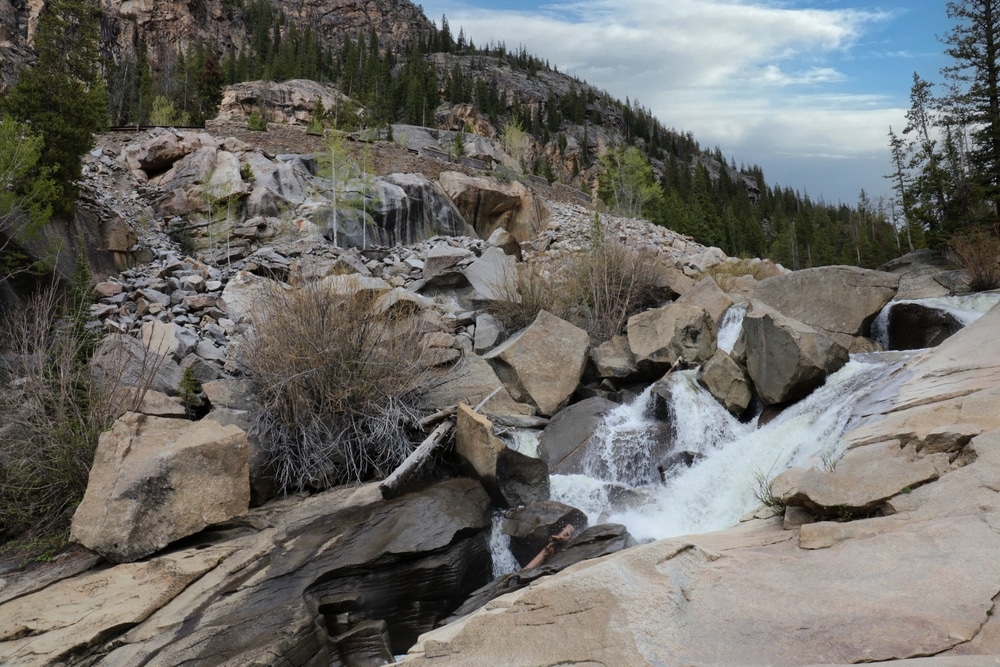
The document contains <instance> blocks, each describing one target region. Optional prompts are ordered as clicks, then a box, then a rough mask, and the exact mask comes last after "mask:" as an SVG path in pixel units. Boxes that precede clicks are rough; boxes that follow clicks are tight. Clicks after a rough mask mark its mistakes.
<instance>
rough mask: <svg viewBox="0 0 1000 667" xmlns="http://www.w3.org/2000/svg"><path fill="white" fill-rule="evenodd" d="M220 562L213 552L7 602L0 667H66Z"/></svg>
mask: <svg viewBox="0 0 1000 667" xmlns="http://www.w3.org/2000/svg"><path fill="white" fill-rule="evenodd" d="M225 556H226V552H225V551H224V550H220V549H212V550H208V551H202V552H195V553H186V554H175V555H170V556H165V557H162V558H156V559H153V560H151V561H147V562H144V563H127V564H123V565H117V566H115V567H112V568H107V569H103V570H97V571H94V572H88V573H85V574H83V575H80V576H78V577H75V578H72V579H67V580H64V581H60V582H57V583H54V584H52V585H51V586H49V587H47V588H45V589H43V590H41V591H39V592H36V593H32V594H31V595H28V596H25V597H22V598H18V599H16V600H13V601H11V602H7V603H5V604H4V605H3V608H2V617H3V619H4V622H3V623H2V624H0V663H2V664H4V665H6V666H7V667H15V666H20V665H24V666H28V665H55V664H69V662H71V661H72V659H73V658H72V656H74V655H76V654H77V652H79V651H82V650H86V649H87V648H89V647H91V646H92V645H94V644H95V643H98V642H100V641H103V639H104V638H105V637H106V636H107V633H108V631H109V629H112V628H122V627H128V626H132V625H136V624H138V623H141V622H142V621H144V620H146V619H147V618H148V617H149V616H150V615H151V614H152V613H153V612H155V611H156V610H157V609H160V608H162V607H163V606H164V605H166V604H167V603H169V602H170V601H171V600H172V599H174V598H175V597H176V596H177V595H178V594H180V593H181V592H182V591H183V590H184V589H185V588H186V587H187V586H188V585H189V584H190V583H191V582H193V581H195V580H197V579H198V578H199V577H200V576H202V575H203V574H204V573H205V572H207V571H209V570H211V569H212V568H213V567H215V566H216V565H217V564H218V563H219V561H221V560H222V559H223V558H224V557H225ZM63 661H69V662H63Z"/></svg>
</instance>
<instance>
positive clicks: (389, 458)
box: [241, 281, 431, 491]
mask: <svg viewBox="0 0 1000 667" xmlns="http://www.w3.org/2000/svg"><path fill="white" fill-rule="evenodd" d="M375 301H376V299H375V297H374V296H372V295H371V294H370V293H368V292H359V293H358V294H357V295H353V296H347V295H343V294H335V293H332V292H331V291H330V290H329V289H328V288H327V287H325V286H324V282H323V281H316V282H308V283H305V284H303V285H301V286H298V287H295V288H292V289H284V288H283V287H282V286H275V287H273V288H272V289H270V290H268V291H267V292H265V294H264V296H263V297H262V298H261V299H260V300H259V301H258V304H257V307H256V309H255V311H254V312H253V313H252V315H251V318H250V319H251V327H250V329H249V330H248V332H247V334H246V337H245V341H244V342H243V344H242V346H241V357H242V362H243V364H244V366H245V368H246V371H247V374H248V376H249V378H250V380H251V381H252V383H253V384H254V387H255V389H256V391H257V397H258V400H259V403H260V406H261V407H260V408H259V409H258V410H257V411H256V413H255V415H254V428H255V429H256V431H257V433H258V434H259V436H260V440H261V442H262V443H264V446H265V448H266V449H267V453H268V458H269V461H270V463H271V464H272V465H273V466H274V469H275V471H276V480H277V482H278V483H279V484H280V485H281V486H282V487H283V488H284V489H285V490H286V491H289V490H296V489H305V488H326V487H329V486H332V485H334V484H337V483H349V482H360V481H363V480H367V479H372V478H375V477H384V476H385V475H387V474H388V473H390V472H391V471H392V470H393V469H394V468H395V467H396V466H398V465H399V464H400V463H401V462H402V461H403V459H405V458H406V456H407V455H408V454H409V453H410V451H411V449H412V447H411V442H410V437H409V433H408V426H409V425H410V424H411V423H413V422H414V421H415V420H416V419H417V418H418V417H419V414H418V410H417V408H416V405H417V403H418V399H419V396H420V394H421V392H422V391H423V390H425V389H426V388H427V386H428V381H429V380H430V378H431V371H429V370H427V369H426V368H424V367H422V366H420V364H419V363H418V360H419V358H420V353H421V351H422V348H423V345H422V332H421V331H420V330H419V328H418V327H414V326H413V321H411V320H409V319H407V318H406V316H405V315H404V314H401V313H400V312H399V311H397V310H389V311H388V312H380V311H379V309H378V308H376V307H375V305H376V304H375Z"/></svg>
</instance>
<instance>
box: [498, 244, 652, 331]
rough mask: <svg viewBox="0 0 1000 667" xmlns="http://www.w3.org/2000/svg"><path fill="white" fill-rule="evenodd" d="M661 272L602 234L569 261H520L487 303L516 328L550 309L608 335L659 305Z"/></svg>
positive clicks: (644, 258)
mask: <svg viewBox="0 0 1000 667" xmlns="http://www.w3.org/2000/svg"><path fill="white" fill-rule="evenodd" d="M658 278H659V274H658V269H657V265H656V264H655V262H651V261H649V258H646V257H643V256H642V255H641V253H639V252H637V251H636V250H634V249H632V248H629V247H628V246H626V245H624V244H622V243H619V242H618V241H614V240H609V239H607V238H605V237H604V236H603V235H600V236H597V237H596V238H595V240H594V242H593V244H592V246H591V247H590V248H589V249H588V250H587V251H585V252H582V253H580V254H579V255H577V256H576V257H574V258H573V260H572V261H571V262H569V263H568V264H567V266H565V267H561V268H553V269H552V270H547V269H546V268H542V266H541V265H538V264H533V265H519V266H518V271H517V274H516V276H515V277H514V279H513V280H507V281H505V283H504V284H503V285H500V286H497V289H496V290H495V292H496V293H497V294H498V295H499V297H500V298H499V299H498V300H496V301H493V302H490V303H489V304H488V305H487V307H486V309H487V311H489V313H490V314H491V315H493V316H494V317H496V318H497V319H498V320H499V321H500V322H502V323H503V324H504V326H505V327H507V329H508V330H511V331H513V330H517V329H520V328H522V327H525V326H527V325H528V324H530V323H531V322H532V321H533V320H534V319H535V316H536V315H538V313H539V311H541V310H546V311H548V312H550V313H552V314H553V315H556V316H558V317H562V318H563V319H567V320H570V321H573V322H575V323H577V324H579V325H580V326H582V327H583V328H585V329H587V330H588V331H589V332H590V334H591V336H592V337H593V338H594V339H595V340H597V341H605V340H608V339H610V338H612V337H613V336H616V335H618V334H620V333H622V332H623V330H624V329H625V324H626V322H627V321H628V318H629V317H631V316H632V315H635V314H636V313H638V312H641V311H642V310H644V309H646V308H648V307H650V306H653V305H656V303H657V302H658V300H659V299H660V297H661V296H662V294H661V291H660V290H659V288H658V287H657V284H658V283H659V279H658Z"/></svg>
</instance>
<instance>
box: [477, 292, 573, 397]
mask: <svg viewBox="0 0 1000 667" xmlns="http://www.w3.org/2000/svg"><path fill="white" fill-rule="evenodd" d="M589 348H590V337H589V336H588V335H587V332H586V331H584V330H583V329H580V328H579V327H576V326H573V325H572V324H570V323H569V322H567V321H565V320H563V319H560V318H558V317H556V316H555V315H553V314H551V313H549V312H547V311H544V310H543V311H541V312H540V313H538V316H537V317H536V318H535V321H534V322H533V323H532V324H531V325H530V326H529V327H527V328H526V329H522V330H521V331H519V332H518V333H516V334H514V335H513V336H511V337H510V338H509V339H507V340H506V341H504V342H503V343H502V344H501V345H500V346H499V347H497V348H496V349H494V350H492V351H491V352H489V353H488V354H486V355H485V357H484V358H485V359H487V360H489V361H492V362H493V363H494V364H497V366H498V369H499V370H498V375H500V376H501V377H504V379H505V380H507V381H506V382H505V384H507V386H508V387H509V388H510V387H511V385H512V384H513V385H514V386H515V388H514V391H516V392H517V393H518V394H520V393H523V394H524V395H525V397H526V398H527V399H529V400H530V401H531V402H532V403H534V404H535V405H537V406H538V410H539V412H540V413H541V414H543V415H546V416H550V415H553V414H555V413H556V412H557V411H558V410H559V409H560V408H561V407H563V406H564V405H565V404H566V402H567V401H568V400H569V398H570V396H572V395H573V392H574V391H576V388H577V385H579V383H580V378H582V377H583V370H584V367H585V365H586V363H587V353H588V350H589Z"/></svg>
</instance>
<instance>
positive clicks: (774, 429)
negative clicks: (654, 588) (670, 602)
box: [552, 353, 911, 540]
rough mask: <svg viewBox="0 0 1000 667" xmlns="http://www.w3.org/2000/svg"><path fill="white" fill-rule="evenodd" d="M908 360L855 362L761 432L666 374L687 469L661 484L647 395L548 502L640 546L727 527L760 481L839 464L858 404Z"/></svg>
mask: <svg viewBox="0 0 1000 667" xmlns="http://www.w3.org/2000/svg"><path fill="white" fill-rule="evenodd" d="M909 356H911V355H909V354H900V353H887V354H868V355H856V356H855V357H853V358H852V360H851V361H850V362H849V363H848V364H847V365H846V366H845V367H844V368H843V369H841V370H840V371H838V372H837V373H834V374H832V375H831V376H830V377H829V378H827V381H826V384H824V385H823V386H822V387H820V388H819V389H817V390H816V391H814V392H813V393H812V394H811V395H810V396H808V397H807V398H805V399H803V400H802V401H800V402H798V403H796V404H795V405H792V406H790V407H789V408H787V409H786V410H785V411H784V412H782V413H781V414H780V415H779V416H778V417H777V418H775V419H774V420H773V421H771V422H769V423H768V424H766V425H765V426H763V427H761V428H756V425H755V424H754V423H750V424H742V423H740V422H739V421H738V420H736V419H735V418H733V417H732V415H730V414H729V413H728V412H727V411H726V410H725V408H723V407H722V406H721V405H719V403H718V402H717V401H716V400H715V399H714V398H713V397H712V396H711V395H710V394H709V393H708V392H707V391H706V390H705V389H703V388H702V387H701V386H700V385H698V383H697V382H696V381H695V379H694V378H695V372H694V371H685V372H677V373H673V374H672V375H671V376H670V377H669V378H668V379H667V382H668V385H669V388H670V391H669V396H670V401H669V406H668V407H669V414H670V429H669V430H670V433H669V435H668V436H667V437H669V439H670V440H669V443H668V449H667V453H676V452H691V453H693V456H692V458H691V465H690V467H688V466H684V465H680V466H674V467H671V468H670V469H668V470H666V471H665V479H664V480H663V481H661V480H660V479H659V475H658V474H657V472H656V465H657V461H656V460H655V458H656V456H654V454H653V452H655V451H656V449H657V447H659V448H660V449H661V450H662V449H663V446H664V442H663V438H664V437H665V436H664V433H663V429H662V425H660V426H661V428H659V429H657V428H650V427H651V426H653V425H654V424H653V422H654V421H655V420H653V419H652V418H651V417H650V416H649V412H650V403H651V400H652V398H651V394H650V392H649V391H648V390H647V391H646V392H644V393H643V394H642V395H641V396H639V397H638V398H637V399H636V401H635V402H633V403H632V404H630V405H622V406H619V407H618V408H616V409H614V410H612V411H611V412H610V413H609V414H608V415H607V416H606V417H605V420H604V424H603V425H602V426H601V427H600V429H599V430H598V433H597V436H596V438H595V442H596V443H597V444H596V447H595V448H594V450H593V452H594V453H593V455H592V459H593V464H592V465H589V466H588V467H587V468H586V470H587V473H588V474H586V475H554V476H553V477H552V495H553V499H554V500H559V501H561V502H565V503H567V504H570V505H573V506H575V507H578V508H579V509H581V510H582V511H584V512H585V513H586V514H587V515H588V518H589V520H590V521H591V523H601V522H613V523H622V524H624V525H626V526H627V527H628V529H629V532H631V533H632V535H633V536H634V537H635V538H636V539H639V540H643V539H661V538H664V537H671V536H676V535H683V534H688V533H703V532H708V531H713V530H721V529H723V528H727V527H729V526H732V525H734V524H736V523H737V522H738V521H739V520H740V517H742V516H743V515H745V514H746V513H748V512H750V511H752V510H753V509H754V508H756V507H757V506H758V505H759V504H760V503H759V501H758V500H757V498H756V497H755V491H757V490H758V488H757V482H756V478H757V477H759V476H763V477H764V478H766V479H768V480H770V479H772V478H773V477H774V476H775V475H777V474H778V473H779V472H781V471H783V470H785V469H787V468H789V467H792V466H801V467H809V466H817V467H819V466H822V465H824V462H827V461H835V460H837V459H838V458H839V457H840V456H841V455H842V454H843V451H842V447H843V444H842V443H841V441H840V436H841V435H842V434H843V433H844V431H845V430H846V429H847V428H848V427H849V425H850V424H849V421H850V419H851V415H852V412H853V408H854V406H855V404H856V403H857V402H858V401H859V400H860V399H861V398H862V397H863V396H865V395H866V394H867V393H868V390H872V389H875V388H877V387H878V386H880V384H882V383H884V382H885V381H887V380H885V379H886V378H887V377H888V376H889V375H890V374H891V371H892V370H893V369H895V368H896V367H898V365H900V364H902V363H903V361H905V359H907V358H909ZM643 467H645V469H642V468H643Z"/></svg>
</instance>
